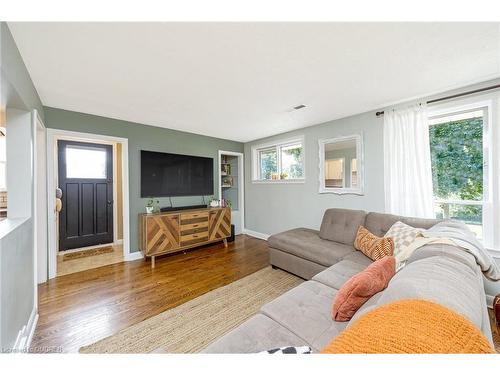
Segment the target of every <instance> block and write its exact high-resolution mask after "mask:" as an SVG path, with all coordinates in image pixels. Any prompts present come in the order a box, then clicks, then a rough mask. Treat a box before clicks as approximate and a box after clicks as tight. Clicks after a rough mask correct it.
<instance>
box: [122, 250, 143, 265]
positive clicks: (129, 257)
mask: <svg viewBox="0 0 500 375" xmlns="http://www.w3.org/2000/svg"><path fill="white" fill-rule="evenodd" d="M137 259H144V255H142V253H141V252H140V251H136V252H134V253H130V254H128V255H126V256H125V261H126V262H131V261H133V260H137Z"/></svg>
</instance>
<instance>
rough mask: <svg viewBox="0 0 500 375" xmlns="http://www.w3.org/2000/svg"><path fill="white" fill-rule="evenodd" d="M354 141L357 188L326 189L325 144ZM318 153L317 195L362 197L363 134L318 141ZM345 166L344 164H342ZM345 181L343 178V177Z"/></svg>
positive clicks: (363, 172) (363, 170)
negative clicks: (331, 194)
mask: <svg viewBox="0 0 500 375" xmlns="http://www.w3.org/2000/svg"><path fill="white" fill-rule="evenodd" d="M351 139H354V140H355V141H356V160H357V161H356V163H357V178H358V181H357V182H358V186H357V187H355V188H353V187H349V188H327V187H326V186H325V178H324V176H325V145H326V144H327V143H334V142H341V141H347V140H351ZM318 152H319V190H318V191H319V193H320V194H325V193H333V194H340V195H342V194H354V195H364V185H365V184H364V179H365V169H364V168H365V161H364V150H363V133H357V134H351V135H346V136H341V137H335V138H329V139H318ZM344 164H345V163H344ZM344 181H345V176H344Z"/></svg>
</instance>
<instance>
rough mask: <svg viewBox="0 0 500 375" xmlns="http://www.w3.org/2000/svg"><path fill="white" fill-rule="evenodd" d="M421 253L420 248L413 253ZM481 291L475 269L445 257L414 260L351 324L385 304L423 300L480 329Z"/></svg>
mask: <svg viewBox="0 0 500 375" xmlns="http://www.w3.org/2000/svg"><path fill="white" fill-rule="evenodd" d="M428 246H443V245H428ZM444 246H446V245H444ZM421 250H423V248H422V249H419V250H417V251H416V253H417V252H419V251H421ZM457 251H460V250H458V249H457ZM482 289H483V284H482V276H481V274H480V271H479V268H478V267H477V266H476V267H475V268H471V267H470V266H469V265H467V264H464V263H463V262H461V261H460V260H457V259H454V258H452V257H447V256H431V257H426V258H422V259H418V260H414V261H413V262H411V263H409V264H407V265H406V266H405V267H404V268H403V269H402V270H401V271H399V272H398V273H397V274H396V275H395V276H394V277H393V278H392V280H391V281H390V283H389V286H388V287H387V289H386V290H384V292H382V293H379V294H377V296H376V297H375V298H376V303H371V299H370V300H369V301H368V302H367V303H365V304H364V305H363V306H362V307H361V308H360V309H359V310H358V312H357V313H356V314H355V315H354V316H353V318H352V319H351V322H353V321H355V320H356V319H358V318H359V317H361V316H362V315H363V314H365V313H367V312H368V311H370V310H372V309H373V308H375V307H377V306H381V305H383V304H386V303H390V302H394V301H398V300H402V299H425V300H428V301H432V302H436V303H439V304H441V305H443V306H445V307H448V308H449V309H452V310H453V311H456V312H457V313H459V314H461V315H463V316H465V317H466V318H467V319H469V320H470V321H471V322H473V323H474V324H475V325H476V326H477V327H478V328H480V329H481V328H482V320H483V310H484V309H485V304H486V301H485V300H484V298H483V296H482V294H481V290H482ZM372 298H373V297H372Z"/></svg>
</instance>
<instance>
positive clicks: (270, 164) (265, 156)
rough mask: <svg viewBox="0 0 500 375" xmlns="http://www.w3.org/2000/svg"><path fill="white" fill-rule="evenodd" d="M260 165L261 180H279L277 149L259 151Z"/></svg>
mask: <svg viewBox="0 0 500 375" xmlns="http://www.w3.org/2000/svg"><path fill="white" fill-rule="evenodd" d="M259 164H260V179H261V180H276V179H278V154H277V153H276V149H275V148H272V149H268V150H261V151H259Z"/></svg>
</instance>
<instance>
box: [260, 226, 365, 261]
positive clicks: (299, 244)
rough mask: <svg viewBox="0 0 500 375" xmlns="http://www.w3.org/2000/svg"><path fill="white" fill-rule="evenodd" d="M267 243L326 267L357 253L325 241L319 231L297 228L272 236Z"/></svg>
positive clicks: (346, 247) (338, 244) (341, 245)
mask: <svg viewBox="0 0 500 375" xmlns="http://www.w3.org/2000/svg"><path fill="white" fill-rule="evenodd" d="M267 243H268V244H269V246H270V247H272V248H274V249H278V250H281V251H284V252H287V253H290V254H293V255H295V256H298V257H300V258H303V259H307V260H310V261H313V262H316V263H319V264H322V265H324V266H326V267H328V266H331V265H332V264H334V263H337V262H338V261H339V260H341V259H342V258H343V257H345V256H346V255H348V254H350V253H352V252H354V251H356V250H355V249H354V247H352V246H348V245H344V244H341V243H337V242H333V241H327V240H323V239H321V238H320V237H319V235H318V231H316V230H312V229H306V228H297V229H292V230H288V231H286V232H282V233H278V234H275V235H272V236H271V237H269V238H268V240H267Z"/></svg>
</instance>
